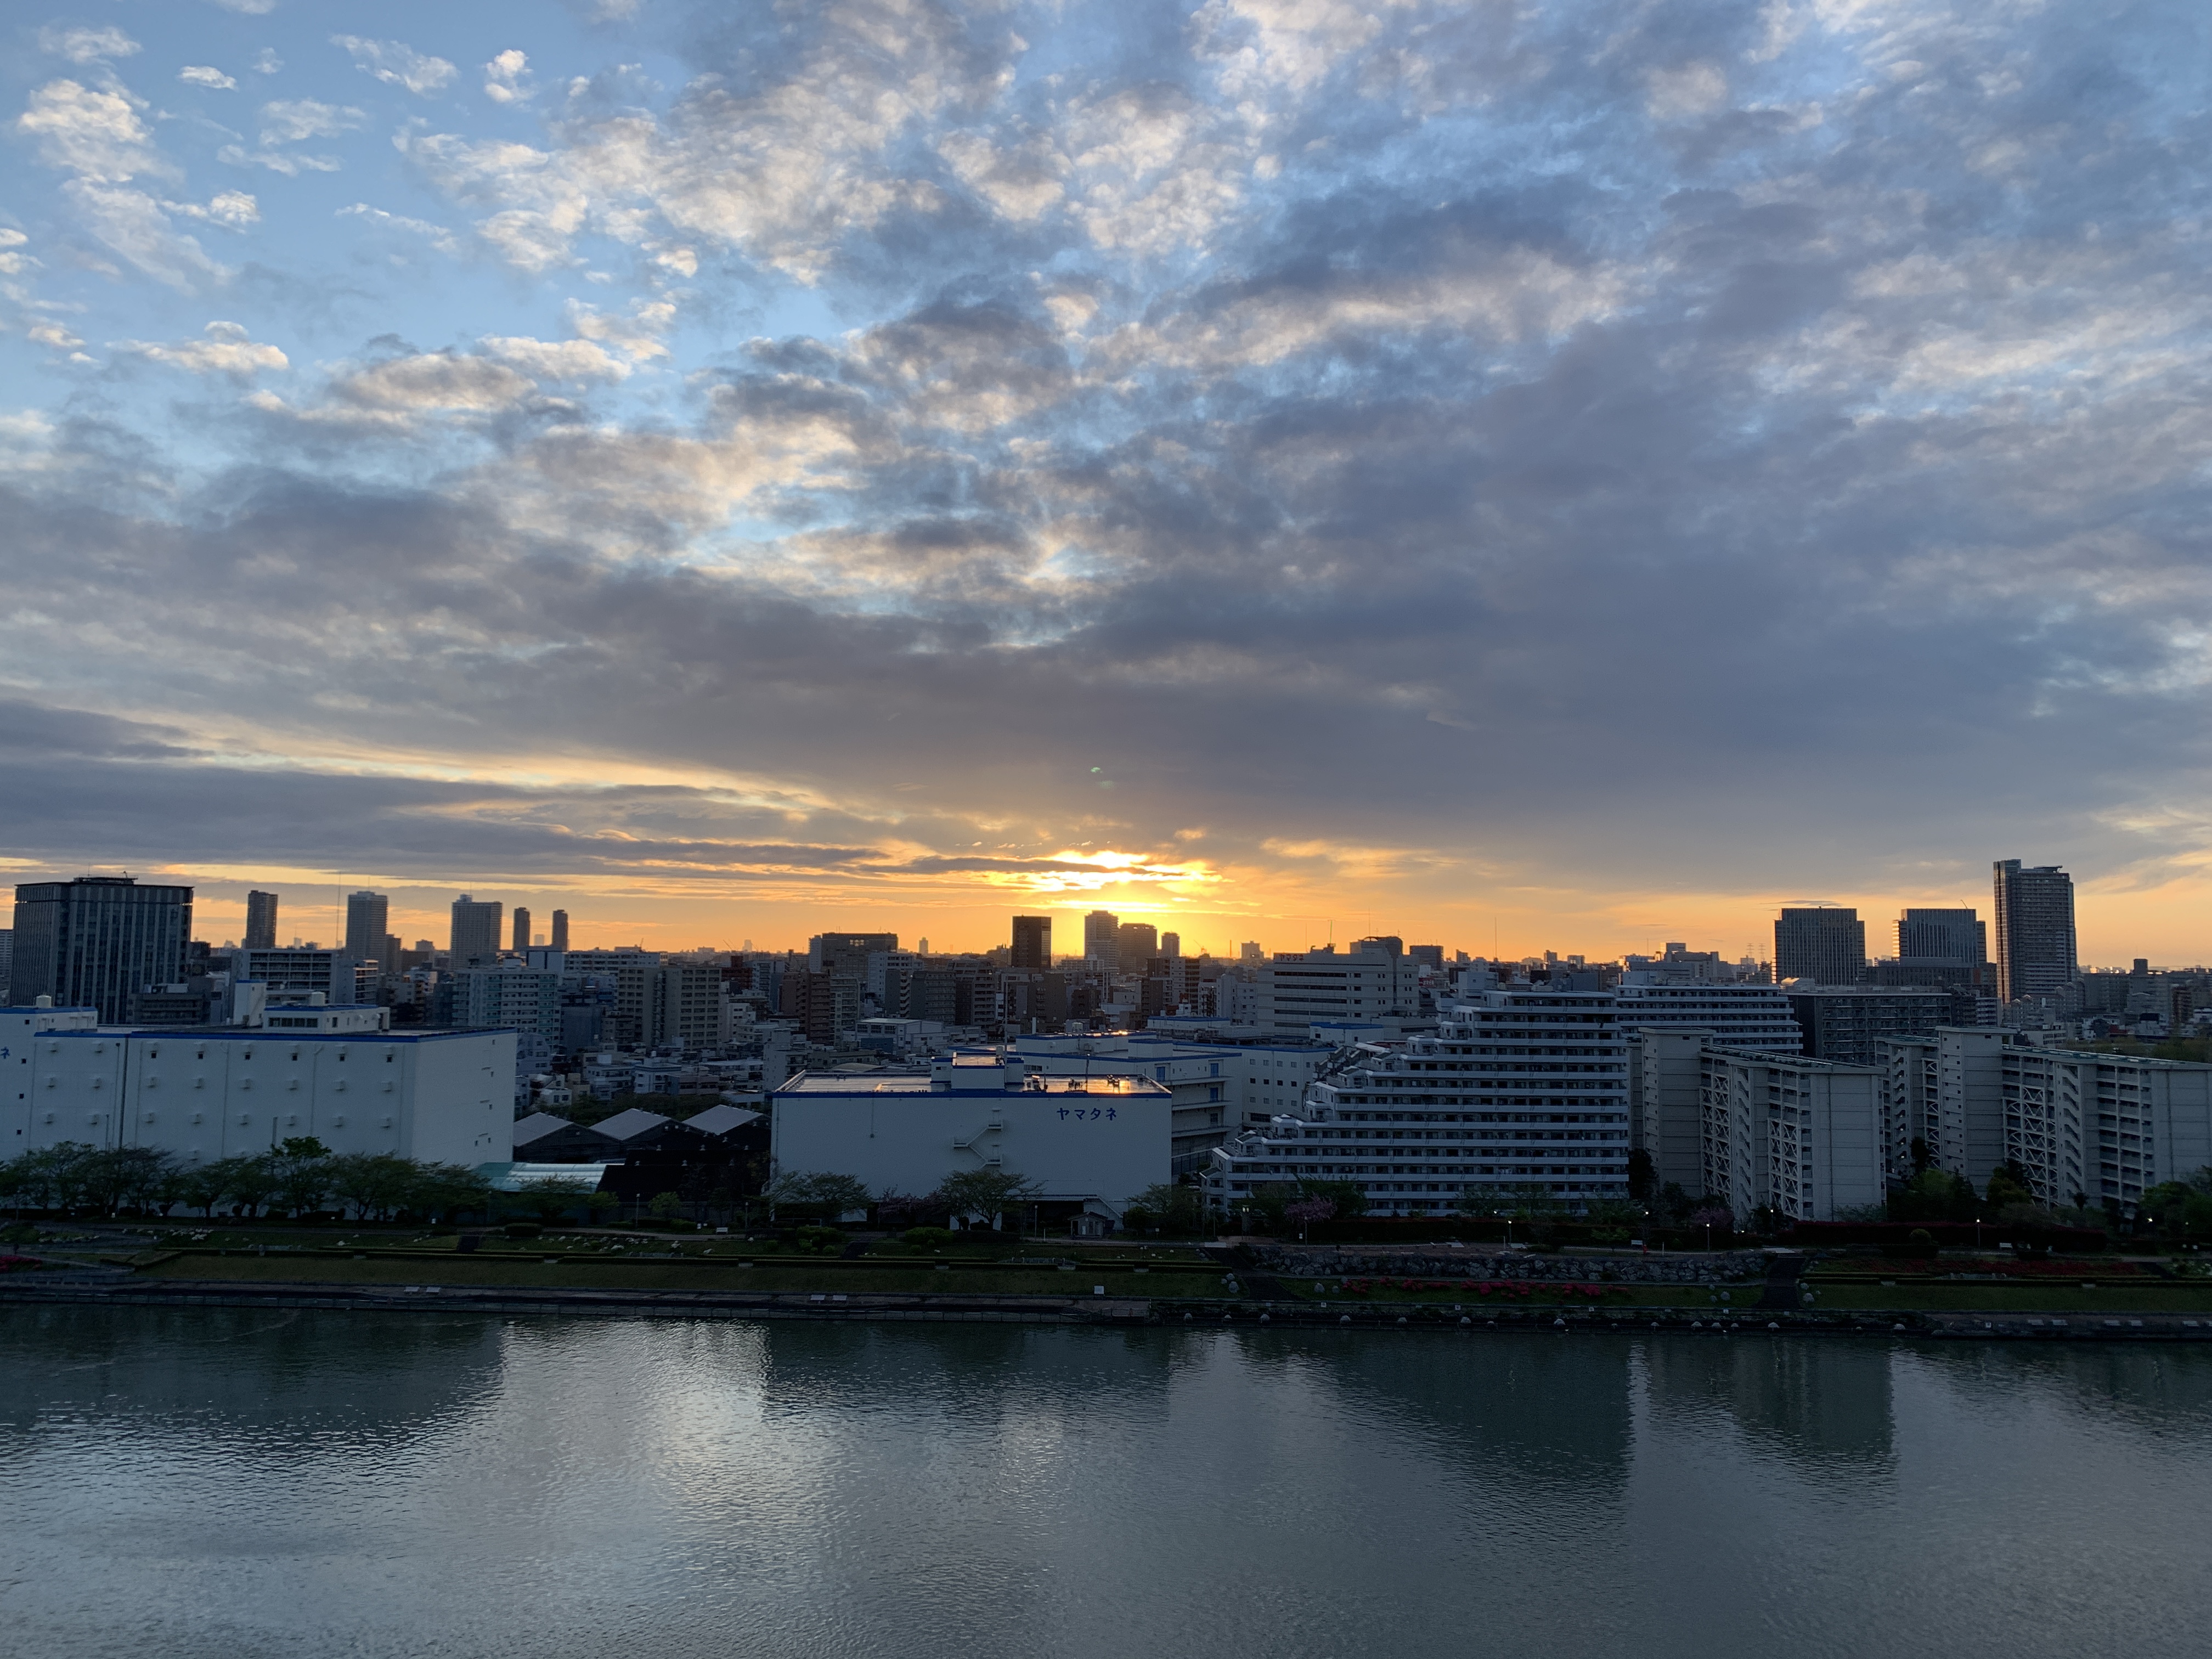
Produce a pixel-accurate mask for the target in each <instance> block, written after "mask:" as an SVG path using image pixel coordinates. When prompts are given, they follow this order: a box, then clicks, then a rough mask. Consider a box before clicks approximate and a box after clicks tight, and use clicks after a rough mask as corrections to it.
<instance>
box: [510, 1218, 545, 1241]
mask: <svg viewBox="0 0 2212 1659" xmlns="http://www.w3.org/2000/svg"><path fill="white" fill-rule="evenodd" d="M500 1231H501V1232H503V1233H505V1234H506V1235H507V1237H509V1238H535V1237H538V1234H540V1233H542V1232H544V1231H545V1229H544V1227H543V1226H542V1225H539V1224H538V1223H537V1222H535V1221H510V1222H508V1223H507V1225H506V1226H504V1227H502V1228H501V1229H500Z"/></svg>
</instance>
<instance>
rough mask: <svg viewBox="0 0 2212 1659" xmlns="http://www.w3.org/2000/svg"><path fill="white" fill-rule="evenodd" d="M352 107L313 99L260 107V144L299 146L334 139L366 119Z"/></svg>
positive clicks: (274, 103) (285, 99)
mask: <svg viewBox="0 0 2212 1659" xmlns="http://www.w3.org/2000/svg"><path fill="white" fill-rule="evenodd" d="M365 119H367V117H365V116H364V115H363V114H362V112H361V111H359V110H357V109H355V108H352V107H351V106H343V105H338V104H325V103H319V102H317V101H316V100H314V99H313V98H280V99H276V100H273V101H272V102H270V103H266V104H264V105H263V106H261V142H262V143H264V144H296V143H300V142H301V141H302V140H304V139H308V138H334V137H337V135H338V134H340V133H342V132H350V131H353V130H354V129H355V128H356V127H358V126H360V125H361V124H362V121H364V120H365Z"/></svg>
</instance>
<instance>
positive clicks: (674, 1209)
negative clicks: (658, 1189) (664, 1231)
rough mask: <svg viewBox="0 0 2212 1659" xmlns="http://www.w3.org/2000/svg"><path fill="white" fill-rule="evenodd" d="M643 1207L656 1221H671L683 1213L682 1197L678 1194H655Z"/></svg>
mask: <svg viewBox="0 0 2212 1659" xmlns="http://www.w3.org/2000/svg"><path fill="white" fill-rule="evenodd" d="M645 1207H646V1209H647V1212H650V1213H651V1214H652V1216H653V1218H654V1219H655V1220H657V1221H673V1220H675V1219H676V1218H677V1217H678V1216H680V1215H682V1214H683V1213H684V1197H683V1194H680V1193H655V1194H653V1201H652V1202H651V1203H649V1204H647V1206H645Z"/></svg>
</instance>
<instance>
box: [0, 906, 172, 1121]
mask: <svg viewBox="0 0 2212 1659" xmlns="http://www.w3.org/2000/svg"><path fill="white" fill-rule="evenodd" d="M191 936H192V890H191V888H189V887H166V886H164V887H141V886H140V885H139V884H138V883H137V879H136V878H133V877H131V876H80V877H78V878H76V880H75V881H33V882H26V883H24V884H22V885H21V886H20V887H18V888H16V890H15V940H14V946H15V950H14V959H13V961H12V963H11V964H10V967H9V983H10V987H11V991H10V994H9V1001H10V1002H12V1003H14V1004H15V1005H17V1006H27V1005H29V1004H31V1003H33V1002H35V1001H36V1000H38V999H39V998H40V997H52V999H53V1000H54V1003H55V1006H58V1007H63V1008H97V1009H98V1010H99V1011H100V1021H101V1023H102V1024H119V1023H121V1022H122V1021H124V1020H126V1019H128V1018H131V999H132V998H133V997H135V996H137V994H139V993H140V992H142V991H143V990H144V989H145V988H146V987H148V986H149V985H167V984H171V983H173V982H174V981H176V980H177V979H179V977H181V969H182V967H183V963H184V959H185V941H187V940H188V939H191ZM18 1133H21V1132H20V1131H18Z"/></svg>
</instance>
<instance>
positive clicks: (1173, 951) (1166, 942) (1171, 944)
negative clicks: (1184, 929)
mask: <svg viewBox="0 0 2212 1659" xmlns="http://www.w3.org/2000/svg"><path fill="white" fill-rule="evenodd" d="M1160 954H1161V955H1162V956H1164V957H1179V956H1181V955H1182V934H1181V933H1162V934H1161V935H1160Z"/></svg>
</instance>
